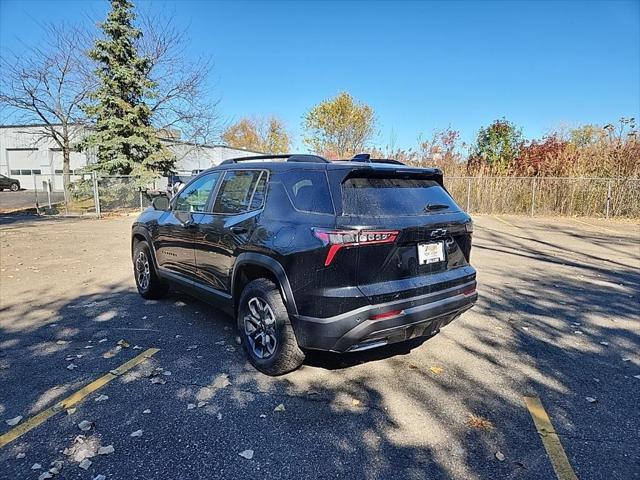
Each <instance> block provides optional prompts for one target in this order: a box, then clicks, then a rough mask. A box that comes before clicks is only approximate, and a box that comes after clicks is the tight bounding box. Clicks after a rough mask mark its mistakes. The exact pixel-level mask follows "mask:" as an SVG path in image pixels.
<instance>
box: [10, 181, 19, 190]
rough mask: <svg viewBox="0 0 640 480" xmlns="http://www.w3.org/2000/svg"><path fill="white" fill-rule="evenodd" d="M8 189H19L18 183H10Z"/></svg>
mask: <svg viewBox="0 0 640 480" xmlns="http://www.w3.org/2000/svg"><path fill="white" fill-rule="evenodd" d="M9 189H10V190H11V191H12V192H17V191H18V190H20V185H18V184H17V183H12V184H11V186H10V187H9Z"/></svg>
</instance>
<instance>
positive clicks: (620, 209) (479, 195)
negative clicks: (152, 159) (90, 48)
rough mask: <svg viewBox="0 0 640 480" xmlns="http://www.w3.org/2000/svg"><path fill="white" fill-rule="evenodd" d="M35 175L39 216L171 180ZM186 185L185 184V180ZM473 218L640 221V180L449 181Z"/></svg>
mask: <svg viewBox="0 0 640 480" xmlns="http://www.w3.org/2000/svg"><path fill="white" fill-rule="evenodd" d="M63 180H64V179H63V176H62V175H35V176H34V182H35V185H36V191H35V201H36V206H37V208H38V213H40V214H47V215H87V214H88V215H96V216H100V215H101V214H105V213H117V212H132V211H138V210H143V209H145V208H147V207H148V206H149V205H150V204H151V199H152V196H153V193H152V192H158V191H163V190H165V189H166V179H156V180H153V181H151V182H146V183H144V182H142V181H141V180H140V179H139V178H138V177H133V176H126V175H118V176H114V175H111V176H109V175H97V174H95V173H88V174H83V175H71V176H70V177H69V180H68V182H67V183H68V188H67V189H66V191H65V189H64V188H63V185H64V183H65V182H64V181H63ZM183 180H184V179H183ZM445 185H446V187H447V189H448V190H449V192H450V193H451V194H452V195H453V197H454V198H455V199H456V201H457V202H458V204H459V205H460V206H462V207H463V208H464V209H465V210H467V211H468V212H470V213H503V214H519V215H568V216H589V217H605V218H609V217H627V218H640V178H611V179H609V178H571V177H564V178H563V177H445Z"/></svg>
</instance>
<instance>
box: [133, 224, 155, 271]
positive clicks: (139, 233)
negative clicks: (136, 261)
mask: <svg viewBox="0 0 640 480" xmlns="http://www.w3.org/2000/svg"><path fill="white" fill-rule="evenodd" d="M140 241H146V242H147V244H148V245H149V250H150V251H151V261H152V262H153V266H154V267H155V268H156V271H157V270H158V262H157V261H156V251H155V248H153V242H152V240H151V234H150V233H149V231H148V230H147V229H146V228H144V227H141V226H134V227H133V229H132V230H131V258H133V253H134V251H135V248H136V245H137V244H138V242H140Z"/></svg>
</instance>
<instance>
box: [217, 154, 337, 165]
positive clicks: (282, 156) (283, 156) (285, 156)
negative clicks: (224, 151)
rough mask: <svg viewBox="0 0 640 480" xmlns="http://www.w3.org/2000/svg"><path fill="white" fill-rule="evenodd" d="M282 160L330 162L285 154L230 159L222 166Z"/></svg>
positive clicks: (301, 155)
mask: <svg viewBox="0 0 640 480" xmlns="http://www.w3.org/2000/svg"><path fill="white" fill-rule="evenodd" d="M280 159H283V160H286V161H287V162H307V163H329V160H327V159H326V158H324V157H321V156H320V155H308V154H292V153H285V154H274V155H253V156H251V157H240V158H229V159H228V160H225V161H224V162H222V163H221V164H220V165H229V164H231V163H238V162H250V161H252V160H261V161H267V160H280Z"/></svg>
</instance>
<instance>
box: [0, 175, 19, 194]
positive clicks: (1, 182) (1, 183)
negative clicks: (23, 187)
mask: <svg viewBox="0 0 640 480" xmlns="http://www.w3.org/2000/svg"><path fill="white" fill-rule="evenodd" d="M5 188H8V189H9V190H11V191H12V192H17V191H18V190H20V182H19V181H18V180H16V179H15V178H9V177H7V176H5V175H2V174H0V192H1V191H2V190H4V189H5Z"/></svg>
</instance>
